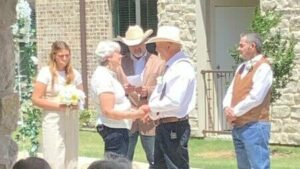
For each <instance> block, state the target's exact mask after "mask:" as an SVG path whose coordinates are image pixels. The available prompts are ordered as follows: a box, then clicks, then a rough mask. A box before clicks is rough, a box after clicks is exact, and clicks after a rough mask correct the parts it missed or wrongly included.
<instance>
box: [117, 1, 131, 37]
mask: <svg viewBox="0 0 300 169" xmlns="http://www.w3.org/2000/svg"><path fill="white" fill-rule="evenodd" d="M114 10H115V12H114V27H115V36H116V35H121V36H124V35H125V32H126V30H127V28H128V26H129V25H134V24H135V23H136V21H135V0H116V1H115V5H114Z"/></svg>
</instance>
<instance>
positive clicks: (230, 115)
mask: <svg viewBox="0 0 300 169" xmlns="http://www.w3.org/2000/svg"><path fill="white" fill-rule="evenodd" d="M224 113H225V115H226V120H227V122H228V123H229V124H232V123H233V121H235V120H236V118H237V117H236V115H235V114H234V111H233V109H232V108H231V107H225V108H224Z"/></svg>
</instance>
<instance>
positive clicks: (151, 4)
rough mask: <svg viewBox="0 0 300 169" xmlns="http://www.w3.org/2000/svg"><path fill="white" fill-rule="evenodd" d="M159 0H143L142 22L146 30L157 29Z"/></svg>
mask: <svg viewBox="0 0 300 169" xmlns="http://www.w3.org/2000/svg"><path fill="white" fill-rule="evenodd" d="M157 22H158V21H157V0H141V24H142V27H143V29H144V30H147V29H153V35H155V34H156V31H157Z"/></svg>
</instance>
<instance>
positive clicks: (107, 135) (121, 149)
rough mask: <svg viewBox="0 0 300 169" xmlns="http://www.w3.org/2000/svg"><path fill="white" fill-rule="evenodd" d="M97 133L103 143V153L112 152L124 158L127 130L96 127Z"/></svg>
mask: <svg viewBox="0 0 300 169" xmlns="http://www.w3.org/2000/svg"><path fill="white" fill-rule="evenodd" d="M96 128H97V131H98V133H99V134H100V136H101V137H102V138H103V141H104V144H105V146H104V151H105V153H108V152H113V153H116V154H119V155H121V156H123V157H126V155H127V151H128V144H129V138H128V134H129V130H128V129H124V128H110V127H106V126H104V125H98V126H97V127H96Z"/></svg>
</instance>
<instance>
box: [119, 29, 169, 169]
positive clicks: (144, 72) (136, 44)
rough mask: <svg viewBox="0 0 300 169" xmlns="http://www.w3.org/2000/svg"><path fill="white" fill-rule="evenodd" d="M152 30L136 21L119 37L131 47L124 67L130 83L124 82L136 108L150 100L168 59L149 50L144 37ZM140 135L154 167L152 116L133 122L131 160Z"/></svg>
mask: <svg viewBox="0 0 300 169" xmlns="http://www.w3.org/2000/svg"><path fill="white" fill-rule="evenodd" d="M152 32H153V31H152V30H151V29H150V30H147V31H145V32H143V30H142V28H141V27H140V26H138V25H135V26H129V28H128V30H127V32H126V34H125V37H124V38H122V37H119V38H120V39H121V41H122V42H123V43H124V44H126V45H127V46H128V48H129V53H128V54H126V56H124V57H123V58H122V68H123V70H124V73H125V74H126V76H127V77H128V83H126V82H125V83H124V87H125V90H126V91H127V93H128V97H129V99H130V101H131V104H132V107H133V108H138V107H139V106H141V105H143V104H147V103H148V98H150V95H151V93H152V91H153V89H154V87H155V85H156V79H157V77H158V76H160V75H161V74H162V72H163V70H164V64H165V62H164V61H163V60H162V59H160V57H158V56H156V55H154V54H151V53H149V52H148V51H147V49H146V44H145V41H146V39H147V38H148V37H149V36H150V35H151V34H152ZM129 79H135V80H129ZM137 81H140V82H137ZM139 135H140V139H141V143H142V146H143V148H144V151H145V153H146V157H147V160H148V162H149V168H150V169H152V168H153V164H154V142H155V124H154V121H152V120H150V121H147V122H146V121H142V120H139V119H137V120H135V121H134V122H133V124H132V128H131V132H130V135H129V147H128V153H127V156H128V158H129V159H130V160H132V159H133V155H134V150H135V146H136V143H137V140H138V136H139Z"/></svg>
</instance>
